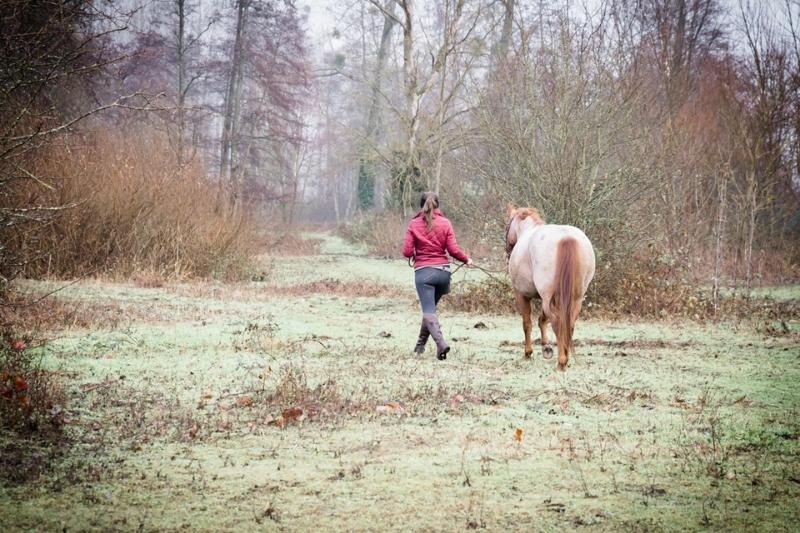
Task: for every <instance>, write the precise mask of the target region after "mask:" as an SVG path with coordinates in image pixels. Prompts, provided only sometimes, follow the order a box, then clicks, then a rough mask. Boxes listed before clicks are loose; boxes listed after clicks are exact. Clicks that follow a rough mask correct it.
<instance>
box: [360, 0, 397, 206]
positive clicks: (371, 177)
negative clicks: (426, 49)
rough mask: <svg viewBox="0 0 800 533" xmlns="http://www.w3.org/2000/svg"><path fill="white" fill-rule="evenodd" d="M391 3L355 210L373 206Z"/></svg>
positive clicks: (385, 19)
mask: <svg viewBox="0 0 800 533" xmlns="http://www.w3.org/2000/svg"><path fill="white" fill-rule="evenodd" d="M394 6H395V2H394V0H387V1H386V7H385V10H386V12H387V14H385V15H384V17H383V31H382V32H381V43H380V45H379V47H378V56H377V58H376V63H375V75H374V77H373V81H372V94H371V97H370V105H369V115H368V117H367V129H366V132H365V135H364V137H365V142H364V144H363V145H362V146H361V157H360V158H359V161H358V186H357V191H358V209H359V210H362V211H363V210H366V209H371V208H373V207H375V165H374V162H373V157H372V155H371V152H372V151H373V149H374V148H373V146H374V144H376V143H377V133H378V130H379V125H380V112H381V84H382V80H383V70H384V68H385V67H386V56H387V51H388V49H389V42H390V40H391V35H392V28H393V27H394V19H393V18H392V15H393V13H394Z"/></svg>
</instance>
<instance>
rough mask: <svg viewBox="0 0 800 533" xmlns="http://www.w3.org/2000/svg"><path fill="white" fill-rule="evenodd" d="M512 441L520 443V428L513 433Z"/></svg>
mask: <svg viewBox="0 0 800 533" xmlns="http://www.w3.org/2000/svg"><path fill="white" fill-rule="evenodd" d="M514 440H515V441H517V442H522V428H517V430H516V431H514Z"/></svg>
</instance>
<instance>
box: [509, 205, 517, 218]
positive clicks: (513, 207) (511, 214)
mask: <svg viewBox="0 0 800 533" xmlns="http://www.w3.org/2000/svg"><path fill="white" fill-rule="evenodd" d="M516 210H517V206H515V205H514V204H512V203H511V202H508V203H507V204H506V215H508V218H511V217H513V216H514V212H515V211H516Z"/></svg>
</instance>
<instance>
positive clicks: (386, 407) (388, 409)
mask: <svg viewBox="0 0 800 533" xmlns="http://www.w3.org/2000/svg"><path fill="white" fill-rule="evenodd" d="M375 410H376V411H378V412H379V413H398V414H401V413H404V412H405V409H403V406H402V405H400V402H395V401H391V402H386V403H385V404H383V405H379V406H378V407H376V408H375Z"/></svg>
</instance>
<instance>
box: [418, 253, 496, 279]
mask: <svg viewBox="0 0 800 533" xmlns="http://www.w3.org/2000/svg"><path fill="white" fill-rule="evenodd" d="M415 259H416V256H413V255H412V256H411V257H409V258H408V266H409V267H411V268H414V262H415ZM466 265H467V264H466V263H459V264H458V266H457V267H456V268H455V269H453V271H452V272H450V275H451V276H452V275H453V274H455V273H456V272H458V271H459V270H461V269H462V268H463V267H465V266H466ZM472 268H477V269H478V270H480V271H481V272H483V273H484V274H486V275H487V276H489V277H490V278H492V279H493V280H495V281H499V282H503V280H501V279H499V278H498V277H497V276H494V275H493V274H506V271H505V270H491V269H488V268H483V267H480V266H478V265H476V264H475V263H474V262H473V263H472Z"/></svg>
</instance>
